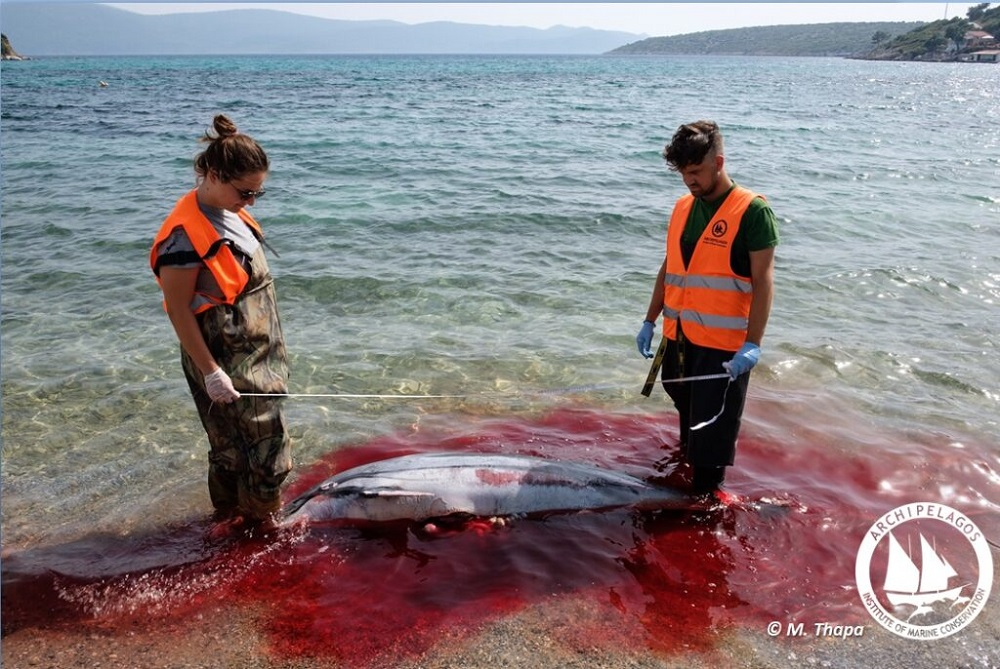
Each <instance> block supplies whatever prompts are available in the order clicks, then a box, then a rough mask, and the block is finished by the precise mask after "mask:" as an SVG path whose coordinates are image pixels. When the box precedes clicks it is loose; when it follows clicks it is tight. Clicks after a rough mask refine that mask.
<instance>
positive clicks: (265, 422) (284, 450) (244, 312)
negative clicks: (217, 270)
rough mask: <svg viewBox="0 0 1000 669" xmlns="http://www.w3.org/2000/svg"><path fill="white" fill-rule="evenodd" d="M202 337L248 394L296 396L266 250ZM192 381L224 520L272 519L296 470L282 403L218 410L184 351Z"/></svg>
mask: <svg viewBox="0 0 1000 669" xmlns="http://www.w3.org/2000/svg"><path fill="white" fill-rule="evenodd" d="M198 323H199V324H200V326H201V332H202V336H203V337H204V338H205V343H206V344H208V349H209V351H211V352H212V355H213V356H214V357H215V360H216V362H217V363H219V366H220V367H222V369H224V370H225V371H226V373H227V374H229V376H230V378H232V380H233V386H234V387H235V388H236V390H237V391H239V392H241V393H286V392H288V385H287V382H288V363H287V360H286V356H285V340H284V336H283V335H282V332H281V321H280V320H279V318H278V307H277V301H276V299H275V294H274V285H273V280H272V278H271V273H270V270H269V269H268V266H267V260H266V259H265V257H264V247H263V246H261V247H259V248H258V249H257V252H256V254H254V257H253V259H252V262H251V271H250V280H249V281H248V282H247V286H246V288H245V289H244V291H243V293H242V295H240V297H239V298H237V300H236V303H235V304H234V305H232V306H229V305H219V306H216V307H213V308H212V309H209V310H207V311H205V312H203V313H201V314H199V315H198ZM181 362H182V364H183V366H184V375H185V376H186V377H187V380H188V385H189V386H190V387H191V394H192V395H193V396H194V402H195V405H196V406H197V408H198V414H199V415H200V416H201V422H202V425H204V426H205V432H207V433H208V441H209V443H210V445H211V451H210V453H209V456H208V460H209V468H208V469H209V471H208V490H209V493H210V495H211V497H212V504H213V505H214V506H215V509H216V511H217V512H219V513H221V514H232V513H238V514H240V515H243V516H245V517H247V518H248V519H251V520H265V519H267V518H268V517H269V516H270V515H271V514H273V513H275V512H277V511H278V509H279V508H280V505H281V501H280V487H281V483H282V481H284V480H285V477H286V476H288V473H289V472H290V471H291V469H292V456H291V447H290V444H289V437H288V434H287V432H286V431H285V421H284V417H283V415H282V411H281V403H280V402H281V400H280V399H278V398H271V397H241V398H240V399H238V400H236V401H235V402H232V403H230V404H215V403H213V402H212V400H211V399H210V398H209V396H208V394H207V392H206V391H205V381H204V378H203V376H202V373H201V372H200V371H199V370H198V368H197V367H196V366H195V364H194V362H193V361H192V360H191V358H190V356H188V354H187V353H186V352H184V351H183V349H182V351H181Z"/></svg>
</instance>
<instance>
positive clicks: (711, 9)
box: [106, 2, 978, 36]
mask: <svg viewBox="0 0 1000 669" xmlns="http://www.w3.org/2000/svg"><path fill="white" fill-rule="evenodd" d="M106 4H109V5H111V6H113V7H118V8H121V9H127V10H129V11H134V12H140V13H143V14H165V13H176V12H193V11H219V10H224V9H243V8H257V9H260V8H266V9H278V10H282V11H287V12H295V13H297V14H307V15H310V16H320V17H323V18H329V19H343V20H349V21H360V20H391V21H399V22H401V23H410V24H414V23H426V22H429V21H454V22H457V23H477V24H485V25H502V26H528V27H532V28H550V27H552V26H555V25H564V26H571V27H588V28H599V29H604V30H622V31H625V32H630V33H635V34H646V35H649V36H661V35H682V34H686V33H693V32H701V31H704V30H724V29H728V28H743V27H747V26H770V25H780V24H803V23H835V22H841V21H847V22H852V23H857V22H870V21H937V20H938V19H942V18H952V17H955V16H960V17H964V16H965V15H966V12H967V11H968V10H969V8H970V7H974V6H975V5H976V4H978V3H944V2H871V3H869V2H857V3H850V2H842V3H808V2H803V3H753V2H735V3H722V2H718V3H716V2H708V3H705V2H701V3H658V2H648V3H614V2H609V3H600V2H593V3H590V2H563V3H540V2H521V3H492V2H440V3H430V2H426V3H425V2H402V3H398V2H392V3H390V2H359V3H326V2H314V3H293V2H256V3H246V2H229V3H208V2H188V3H152V2H150V3H106Z"/></svg>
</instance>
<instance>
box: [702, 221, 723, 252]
mask: <svg viewBox="0 0 1000 669" xmlns="http://www.w3.org/2000/svg"><path fill="white" fill-rule="evenodd" d="M728 232H729V224H728V223H726V221H725V220H719V221H716V222H715V223H713V224H712V228H711V229H710V230H709V234H708V235H705V237H704V238H703V239H702V242H703V243H704V244H705V245H707V246H716V247H720V248H728V247H729V240H728V239H726V238H725V237H726V233H728Z"/></svg>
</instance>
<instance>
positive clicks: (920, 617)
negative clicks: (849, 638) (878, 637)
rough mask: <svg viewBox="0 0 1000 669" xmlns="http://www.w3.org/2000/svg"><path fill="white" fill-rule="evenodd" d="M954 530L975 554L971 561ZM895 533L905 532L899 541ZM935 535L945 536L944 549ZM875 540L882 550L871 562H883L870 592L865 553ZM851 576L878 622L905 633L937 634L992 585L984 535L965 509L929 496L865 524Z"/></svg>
mask: <svg viewBox="0 0 1000 669" xmlns="http://www.w3.org/2000/svg"><path fill="white" fill-rule="evenodd" d="M911 522H913V523H914V524H913V525H910V527H909V528H908V529H907V530H903V529H902V528H903V526H905V525H907V524H909V523H911ZM914 530H915V531H914ZM957 535H960V536H961V537H963V538H964V539H965V541H966V542H968V544H967V545H968V546H971V548H972V552H973V553H975V560H974V562H975V568H973V561H972V560H970V559H969V558H971V555H970V552H969V549H968V548H967V547H966V544H964V543H963V542H962V540H961V539H959V538H958V536H957ZM899 537H905V538H904V539H903V543H901V542H900V539H899ZM928 537H930V540H928ZM937 539H945V540H946V541H947V544H948V550H947V551H944V550H942V549H941V547H940V546H938V542H937ZM904 543H905V547H904ZM914 543H918V545H916V546H914V545H913V544H914ZM880 546H883V547H886V548H887V549H888V551H887V552H888V558H887V559H886V560H885V561H876V565H877V566H880V565H885V578H884V580H883V581H882V587H881V588H879V589H878V592H876V588H875V587H874V586H873V584H872V558H873V557H875V553H876V549H878V548H879V547H880ZM885 554H886V551H885V550H880V551H879V555H885ZM949 558H951V560H952V561H956V564H958V565H959V569H958V570H956V569H955V567H954V566H953V565H952V562H951V561H949ZM878 571H880V570H879V569H877V568H876V573H878ZM959 571H961V574H959ZM854 579H855V582H856V583H857V586H858V595H859V596H860V597H861V602H862V604H864V607H865V609H866V610H867V611H868V613H869V614H870V615H871V616H872V618H874V619H875V621H876V622H877V623H878V624H880V625H882V627H884V628H885V629H887V630H889V631H890V632H893V633H894V634H897V635H899V636H901V637H904V638H907V639H917V640H931V639H943V638H944V637H947V636H951V635H952V634H955V633H956V632H958V631H959V630H961V629H963V628H964V627H966V626H967V625H968V624H969V623H971V622H972V621H973V620H975V618H976V616H978V615H979V613H980V612H981V611H982V610H983V607H984V606H985V604H986V601H987V599H989V596H990V589H991V588H992V587H993V556H992V554H991V551H990V546H989V542H988V541H987V540H986V536H985V535H984V534H983V532H982V531H981V530H980V529H979V527H978V526H977V525H976V524H975V523H974V522H973V521H972V520H971V519H970V518H969V517H968V516H966V515H965V514H963V513H962V512H960V511H956V510H955V509H952V508H951V507H948V506H945V505H944V504H939V503H937V502H914V503H912V504H905V505H903V506H900V507H897V508H895V509H892V510H891V511H889V512H887V513H885V514H883V515H882V516H881V517H880V518H879V519H878V520H876V521H875V523H874V524H873V525H872V526H871V527H870V528H868V531H867V532H866V533H865V537H864V540H862V542H861V546H860V547H859V548H858V556H857V560H856V561H855V564H854ZM886 603H888V605H886Z"/></svg>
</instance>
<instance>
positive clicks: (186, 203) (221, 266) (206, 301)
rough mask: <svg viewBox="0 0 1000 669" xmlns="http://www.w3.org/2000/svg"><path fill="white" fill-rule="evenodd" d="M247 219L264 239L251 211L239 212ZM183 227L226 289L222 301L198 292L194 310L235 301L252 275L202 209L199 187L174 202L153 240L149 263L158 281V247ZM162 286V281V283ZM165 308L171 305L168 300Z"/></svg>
mask: <svg viewBox="0 0 1000 669" xmlns="http://www.w3.org/2000/svg"><path fill="white" fill-rule="evenodd" d="M237 213H238V215H239V217H240V218H241V219H243V222H244V223H246V224H247V225H249V226H250V229H251V230H253V232H254V234H255V235H256V236H257V238H258V239H262V238H263V233H262V232H261V229H260V225H258V224H257V221H255V220H254V219H253V216H251V215H250V214H249V213H247V212H246V211H245V210H243V209H241V210H240V211H239V212H237ZM178 226H180V227H183V228H184V232H185V234H187V236H188V239H189V240H190V241H191V245H192V246H194V250H195V252H196V253H197V254H198V256H199V257H200V258H201V260H202V262H204V263H205V266H206V267H207V268H208V269H209V270H210V271H211V272H212V276H214V277H215V281H216V283H218V284H219V289H220V290H221V291H222V295H223V297H222V300H221V302H220V299H219V297H218V296H217V295H207V294H204V293H199V292H195V294H194V297H193V298H192V300H191V311H193V312H194V313H196V314H199V313H201V312H203V311H206V310H208V309H211V308H212V307H214V306H216V305H218V304H233V303H234V302H235V301H236V298H237V297H239V296H240V294H241V293H242V292H243V289H244V288H246V285H247V281H249V280H250V275H249V274H247V271H246V270H245V269H244V268H243V264H242V263H241V262H240V260H239V258H237V256H236V254H235V253H233V250H232V249H231V248H230V246H229V244H228V243H226V240H225V239H223V238H222V236H221V235H219V233H218V232H217V231H216V229H215V228H214V227H213V226H212V223H211V221H209V220H208V218H207V217H206V216H205V214H203V213H202V212H201V209H199V208H198V197H197V190H192V191H191V192H189V193H188V194H187V195H185V196H184V197H182V198H181V199H180V200H178V201H177V204H176V205H174V210H173V211H172V212H170V215H169V216H167V218H166V220H165V221H163V225H162V226H161V227H160V231H159V232H158V233H157V235H156V239H155V240H154V241H153V249H152V250H151V251H150V254H149V265H150V267H151V268H152V270H153V273H154V274H155V275H156V281H157V283H160V272H159V268H158V267H157V266H156V260H157V253H156V249H157V247H158V246H159V245H160V244H162V243H163V242H164V241H165V240H166V239H167V237H169V236H170V233H171V232H172V231H173V230H174V228H176V227H178ZM161 288H162V284H161ZM163 308H164V309H166V308H167V304H166V301H164V303H163Z"/></svg>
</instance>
